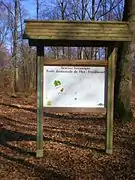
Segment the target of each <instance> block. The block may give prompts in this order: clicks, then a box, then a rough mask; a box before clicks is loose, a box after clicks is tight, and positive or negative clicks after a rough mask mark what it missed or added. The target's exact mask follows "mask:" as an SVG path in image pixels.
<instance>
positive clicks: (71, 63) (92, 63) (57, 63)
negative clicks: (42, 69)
mask: <svg viewBox="0 0 135 180" xmlns="http://www.w3.org/2000/svg"><path fill="white" fill-rule="evenodd" d="M44 65H46V66H47V65H48V66H101V67H105V66H107V65H108V61H107V60H46V61H45V62H44Z"/></svg>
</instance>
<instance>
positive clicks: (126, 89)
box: [115, 0, 135, 121]
mask: <svg viewBox="0 0 135 180" xmlns="http://www.w3.org/2000/svg"><path fill="white" fill-rule="evenodd" d="M133 1H134V2H135V0H125V7H124V13H123V21H129V20H131V19H133V16H134V14H133V11H132V8H133V7H132V2H133ZM131 91H132V56H131V43H129V42H125V43H122V44H121V45H120V47H119V49H118V56H117V63H116V79H115V117H116V118H120V120H121V121H131V120H132V119H133V114H132V111H131V104H130V102H131Z"/></svg>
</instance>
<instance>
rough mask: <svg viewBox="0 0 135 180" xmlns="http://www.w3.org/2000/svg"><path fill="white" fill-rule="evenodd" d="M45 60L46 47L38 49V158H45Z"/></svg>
mask: <svg viewBox="0 0 135 180" xmlns="http://www.w3.org/2000/svg"><path fill="white" fill-rule="evenodd" d="M43 60H44V46H39V47H37V66H38V67H37V71H38V72H37V152H36V156H37V157H43V112H42V108H43Z"/></svg>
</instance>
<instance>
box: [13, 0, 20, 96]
mask: <svg viewBox="0 0 135 180" xmlns="http://www.w3.org/2000/svg"><path fill="white" fill-rule="evenodd" d="M18 7H19V3H18V0H15V21H14V37H13V54H12V59H13V84H12V93H13V95H14V94H15V92H17V91H18V67H17V63H18V42H17V41H18V18H19V8H18Z"/></svg>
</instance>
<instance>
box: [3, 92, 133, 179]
mask: <svg viewBox="0 0 135 180" xmlns="http://www.w3.org/2000/svg"><path fill="white" fill-rule="evenodd" d="M134 97H135V95H134ZM0 99H1V100H0V179H1V180H27V179H28V180H66V179H67V180H68V179H69V180H94V179H95V180H102V179H103V180H104V179H105V180H106V179H109V180H111V179H112V180H115V179H116V180H119V179H120V180H128V179H129V180H132V179H135V122H130V123H125V124H120V123H118V122H117V121H115V123H114V152H113V155H107V154H105V152H104V149H105V147H104V142H105V119H104V117H103V116H102V115H100V116H99V115H94V114H93V115H90V114H64V115H62V114H54V113H50V114H45V117H44V157H43V158H36V157H35V155H36V154H35V152H36V97H35V96H34V95H31V96H29V97H27V98H26V97H25V98H24V97H20V98H11V97H10V96H8V95H6V93H4V92H2V91H0ZM134 99H135V98H134ZM134 99H133V102H132V104H133V110H134V104H135V100H134Z"/></svg>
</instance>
